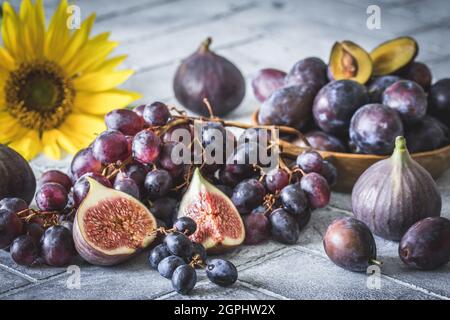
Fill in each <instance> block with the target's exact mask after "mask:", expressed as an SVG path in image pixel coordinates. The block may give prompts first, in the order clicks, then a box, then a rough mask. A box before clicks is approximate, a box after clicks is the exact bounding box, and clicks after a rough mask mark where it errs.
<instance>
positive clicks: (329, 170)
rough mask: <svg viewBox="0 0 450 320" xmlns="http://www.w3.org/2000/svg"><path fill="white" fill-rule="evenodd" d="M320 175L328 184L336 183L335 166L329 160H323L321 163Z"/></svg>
mask: <svg viewBox="0 0 450 320" xmlns="http://www.w3.org/2000/svg"><path fill="white" fill-rule="evenodd" d="M320 175H321V176H322V177H324V178H325V179H326V180H327V182H328V185H329V186H330V187H333V186H335V185H336V183H337V177H338V171H337V169H336V167H335V166H334V165H333V164H332V163H331V162H329V161H327V160H324V161H323V163H322V170H321V171H320Z"/></svg>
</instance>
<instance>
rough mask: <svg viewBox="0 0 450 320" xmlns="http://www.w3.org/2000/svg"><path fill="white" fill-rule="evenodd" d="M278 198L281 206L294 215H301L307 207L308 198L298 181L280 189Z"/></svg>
mask: <svg viewBox="0 0 450 320" xmlns="http://www.w3.org/2000/svg"><path fill="white" fill-rule="evenodd" d="M280 198H281V202H282V204H283V207H284V208H285V209H286V210H287V211H289V213H291V214H293V215H294V216H297V215H301V214H302V213H303V212H304V211H305V210H306V209H307V207H308V198H307V196H306V194H305V192H303V190H302V187H301V185H300V183H298V182H297V183H294V184H290V185H288V186H287V187H285V188H284V189H283V190H281V193H280Z"/></svg>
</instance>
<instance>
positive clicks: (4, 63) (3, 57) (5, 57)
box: [0, 47, 15, 71]
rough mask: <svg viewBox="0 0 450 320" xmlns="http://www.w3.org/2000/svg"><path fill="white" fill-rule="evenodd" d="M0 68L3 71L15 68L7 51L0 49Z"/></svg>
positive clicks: (12, 59)
mask: <svg viewBox="0 0 450 320" xmlns="http://www.w3.org/2000/svg"><path fill="white" fill-rule="evenodd" d="M0 68H1V69H4V70H5V71H11V70H13V69H14V68H15V62H14V58H13V57H12V56H11V55H10V54H9V52H8V50H6V49H5V48H2V47H0Z"/></svg>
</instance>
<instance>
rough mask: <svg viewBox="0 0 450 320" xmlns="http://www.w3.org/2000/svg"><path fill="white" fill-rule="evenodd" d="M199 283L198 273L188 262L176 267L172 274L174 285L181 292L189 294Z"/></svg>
mask: <svg viewBox="0 0 450 320" xmlns="http://www.w3.org/2000/svg"><path fill="white" fill-rule="evenodd" d="M196 283H197V273H196V272H195V269H194V268H193V267H191V266H190V265H188V264H185V265H181V266H179V267H178V268H176V269H175V271H174V273H173V275H172V286H173V288H174V289H175V290H176V291H177V292H178V293H179V294H188V293H189V292H191V290H192V289H194V287H195V284H196Z"/></svg>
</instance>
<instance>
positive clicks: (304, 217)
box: [295, 208, 311, 230]
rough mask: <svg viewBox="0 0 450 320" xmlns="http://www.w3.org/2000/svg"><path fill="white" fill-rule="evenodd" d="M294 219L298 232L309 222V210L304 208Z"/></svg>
mask: <svg viewBox="0 0 450 320" xmlns="http://www.w3.org/2000/svg"><path fill="white" fill-rule="evenodd" d="M295 219H296V220H297V223H298V228H299V230H302V229H303V228H304V227H306V225H307V224H308V222H309V220H311V209H310V208H306V209H305V211H303V212H302V213H301V214H299V215H297V216H295Z"/></svg>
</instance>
